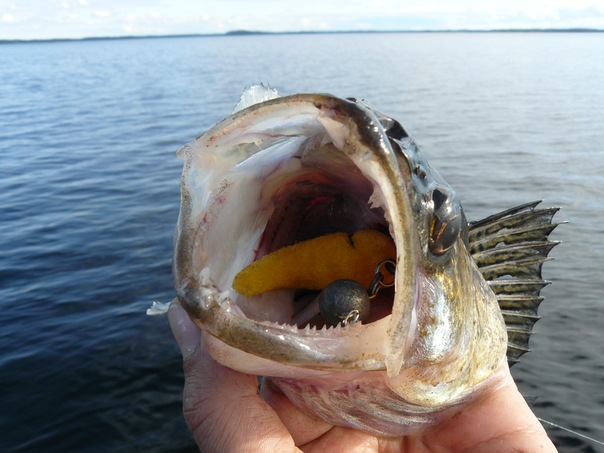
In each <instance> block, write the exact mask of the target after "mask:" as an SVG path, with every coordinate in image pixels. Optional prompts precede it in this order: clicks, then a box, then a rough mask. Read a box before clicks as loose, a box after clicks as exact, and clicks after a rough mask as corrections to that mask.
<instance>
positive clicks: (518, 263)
mask: <svg viewBox="0 0 604 453" xmlns="http://www.w3.org/2000/svg"><path fill="white" fill-rule="evenodd" d="M539 203H541V201H533V202H531V203H526V204H523V205H520V206H516V207H515V208H512V209H508V210H507V211H503V212H500V213H498V214H495V215H492V216H489V217H486V218H485V219H482V220H479V221H478V222H471V223H470V224H469V230H468V242H469V246H470V253H471V254H472V257H473V258H474V260H475V261H476V265H477V266H478V269H479V270H480V272H481V273H482V276H483V277H484V279H485V280H486V281H487V282H488V284H489V285H490V287H491V289H492V290H493V292H494V293H495V295H496V296H497V301H498V302H499V307H500V308H501V312H502V313H503V319H504V320H505V324H506V326H507V330H508V351H507V356H508V363H509V364H510V366H511V365H513V364H514V363H516V362H518V359H519V358H520V356H521V355H522V354H524V353H525V352H528V351H530V349H529V346H528V343H529V338H530V335H531V333H532V332H533V325H534V324H535V323H536V322H537V321H538V320H539V316H538V315H537V311H538V308H539V304H540V303H541V301H542V300H543V297H541V296H540V295H539V294H540V292H541V289H542V288H543V287H545V286H546V285H548V284H549V282H547V281H545V280H543V279H542V278H541V268H542V266H543V263H544V262H545V261H547V260H548V258H547V255H548V254H549V252H550V251H551V250H552V249H553V248H554V247H555V246H556V245H558V242H554V241H549V240H548V239H547V238H548V236H549V234H550V233H551V232H552V231H553V230H554V229H555V228H556V227H557V226H558V225H560V223H552V219H553V217H554V215H555V214H556V212H558V210H559V208H545V209H536V207H537V205H538V204H539Z"/></svg>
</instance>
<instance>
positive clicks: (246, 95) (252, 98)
mask: <svg viewBox="0 0 604 453" xmlns="http://www.w3.org/2000/svg"><path fill="white" fill-rule="evenodd" d="M278 97H279V93H278V92H277V90H275V89H274V88H271V86H270V85H264V84H263V83H261V84H260V85H252V86H251V87H249V88H248V89H246V90H245V91H244V92H243V93H242V94H241V98H239V102H238V103H237V105H236V106H235V109H234V110H233V113H236V112H238V111H240V110H243V109H245V108H247V107H249V106H251V105H254V104H258V103H260V102H264V101H270V100H271V99H275V98H278Z"/></svg>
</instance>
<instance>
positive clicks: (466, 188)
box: [0, 34, 604, 452]
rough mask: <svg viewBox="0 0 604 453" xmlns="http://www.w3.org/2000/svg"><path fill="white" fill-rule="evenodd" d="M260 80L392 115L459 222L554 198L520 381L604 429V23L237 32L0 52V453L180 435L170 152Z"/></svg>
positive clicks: (553, 414)
mask: <svg viewBox="0 0 604 453" xmlns="http://www.w3.org/2000/svg"><path fill="white" fill-rule="evenodd" d="M262 81H264V82H270V83H271V84H272V85H273V86H275V87H277V88H278V89H279V90H280V91H281V92H282V93H293V92H304V91H306V92H308V91H313V92H317V91H318V92H331V93H333V94H336V95H340V96H356V97H363V98H365V99H367V100H370V101H371V102H372V103H373V104H374V105H376V106H377V107H379V108H380V110H382V111H384V112H385V113H388V114H390V115H392V116H394V117H395V118H398V119H399V120H400V121H401V122H402V123H403V124H404V126H405V127H406V129H407V130H408V131H409V132H410V133H411V135H412V136H414V137H415V138H416V140H417V141H418V142H419V144H420V145H421V146H422V147H423V149H424V150H425V152H426V153H427V155H428V157H429V159H430V160H431V163H432V164H433V165H434V166H435V167H436V168H438V169H439V170H440V171H441V173H442V174H443V176H444V177H445V178H446V179H447V180H448V182H449V183H450V184H451V185H452V186H453V187H455V188H456V189H457V191H458V193H459V195H460V197H461V199H462V200H463V202H464V205H465V208H466V212H467V213H468V217H469V218H470V219H478V218H480V217H481V216H485V215H488V214H491V213H494V212H496V211H499V210H502V209H505V208H508V207H511V206H514V205H517V204H521V203H524V202H526V201H531V200H534V199H541V198H543V199H545V204H546V205H550V206H551V205H557V206H561V207H562V211H561V213H560V215H559V218H560V220H568V221H569V222H570V223H569V224H568V225H565V226H563V227H560V228H559V229H558V230H556V232H555V233H554V234H553V238H554V239H556V240H562V241H564V242H563V244H562V245H560V246H559V247H557V248H556V249H554V252H553V253H552V255H553V256H554V257H555V261H553V262H551V263H547V264H546V266H545V269H544V274H545V276H546V278H548V279H549V280H552V281H554V284H553V285H551V286H549V287H547V288H546V289H545V290H544V293H545V296H546V301H545V302H544V303H543V304H542V308H541V314H542V316H543V319H542V320H541V321H540V322H539V323H538V324H537V326H536V331H537V334H536V335H535V336H534V338H533V340H532V342H531V346H532V348H533V350H534V352H532V353H531V354H529V355H527V356H525V357H524V359H523V361H522V362H521V363H520V364H519V365H517V366H515V367H514V369H513V374H514V376H515V377H516V379H517V380H518V382H519V385H520V387H521V388H522V390H523V393H525V394H527V395H533V396H537V397H538V401H537V404H536V406H535V412H536V413H537V414H538V415H539V416H541V417H543V418H545V419H547V420H551V421H553V422H556V423H559V424H562V425H565V426H568V427H570V428H572V429H575V430H577V431H579V432H582V433H585V434H587V435H590V436H593V437H597V438H599V439H604V427H603V423H602V420H604V380H603V377H602V376H604V346H603V344H604V341H603V340H604V338H603V334H602V330H601V325H602V324H603V323H604V305H603V304H602V299H601V294H602V292H601V283H602V281H604V265H602V261H601V256H602V252H604V247H603V246H602V237H603V236H602V233H604V227H603V226H602V225H604V201H603V198H602V194H603V193H604V152H603V151H604V129H603V128H602V125H603V124H604V109H603V108H602V106H603V105H604V35H602V34H402V35H392V34H376V35H333V36H332V35H311V36H250V37H215V38H186V39H184V38H183V39H157V40H128V41H96V42H65V43H38V44H22V45H2V46H0V250H1V252H2V253H1V254H0V308H1V310H0V388H1V389H2V392H1V393H0V408H1V409H0V450H2V451H11V450H27V451H35V450H44V451H66V450H68V451H81V450H86V451H90V450H103V451H106V450H127V451H132V450H134V451H136V450H146V451H170V450H193V449H194V445H193V444H192V441H191V439H190V436H189V434H188V432H187V430H186V427H185V425H184V422H183V420H182V416H181V412H180V393H181V386H182V372H181V364H180V356H179V353H178V350H177V348H176V345H175V344H174V340H173V338H172V336H171V333H170V331H169V328H168V325H167V320H166V319H157V318H149V317H146V316H145V315H144V312H145V310H146V308H147V307H148V306H149V304H150V302H151V301H152V300H154V299H158V300H163V301H169V300H170V299H171V297H172V295H173V290H172V280H171V269H170V262H171V253H172V234H173V227H174V224H175V222H176V217H177V214H178V204H179V178H180V172H181V166H180V161H178V160H177V159H176V158H175V156H174V152H175V151H176V150H177V149H178V148H179V147H180V145H182V144H184V143H185V142H188V141H190V140H192V139H193V138H194V137H196V136H197V135H199V134H200V133H202V132H203V131H204V130H205V129H207V128H208V127H209V126H211V125H212V124H213V123H215V122H216V121H217V120H219V119H220V118H221V117H223V116H224V115H226V114H228V113H229V112H230V111H231V109H232V108H233V106H234V105H235V103H236V102H237V99H238V96H239V94H240V92H241V91H242V90H243V88H244V87H246V86H248V85H249V84H251V83H256V82H262ZM547 429H548V432H549V434H550V436H551V437H552V438H553V440H554V442H555V443H556V445H557V446H558V448H559V449H560V451H573V452H575V451H584V452H589V451H597V448H598V447H597V446H596V445H594V444H590V443H589V442H588V441H584V440H581V439H578V438H576V437H574V436H572V435H570V434H567V433H565V432H563V431H560V430H558V429H555V428H549V427H548V428H547Z"/></svg>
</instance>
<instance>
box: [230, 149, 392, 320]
mask: <svg viewBox="0 0 604 453" xmlns="http://www.w3.org/2000/svg"><path fill="white" fill-rule="evenodd" d="M311 153H313V154H314V156H313V157H312V159H311V163H310V164H308V165H305V164H304V160H305V157H306V158H308V157H309V151H308V150H306V156H298V155H296V156H295V157H294V159H299V160H300V161H301V162H300V163H301V166H300V170H299V172H295V173H294V174H292V175H291V177H290V179H288V180H285V181H283V182H282V183H281V185H280V186H279V187H278V188H277V189H276V190H275V191H274V194H273V195H272V196H267V197H266V198H267V199H266V200H262V201H260V202H261V203H262V204H264V206H262V207H260V208H259V209H262V210H268V211H272V215H271V216H270V218H269V219H268V222H267V224H266V227H265V229H264V231H263V232H262V234H261V235H260V239H259V243H258V247H257V248H256V252H255V256H254V257H253V261H252V263H248V264H252V266H251V267H250V266H248V267H247V268H244V270H240V271H243V272H239V273H238V274H237V275H236V276H235V278H234V283H238V282H241V281H243V280H244V278H243V277H245V281H244V282H243V283H239V284H238V285H236V284H235V285H233V286H234V288H235V291H238V290H239V291H240V292H243V293H244V294H243V296H240V297H237V299H236V300H237V303H238V306H239V308H240V309H241V310H242V312H243V313H244V314H245V315H246V316H247V317H248V318H250V319H254V320H257V321H271V322H276V323H279V324H289V325H293V326H297V327H298V328H306V327H307V326H309V327H310V328H311V329H319V330H320V329H323V328H329V327H335V326H337V325H338V324H340V322H339V320H338V319H337V318H338V317H339V318H341V324H342V327H345V326H347V325H350V324H352V322H358V321H361V322H363V323H364V324H368V323H371V322H375V321H378V320H380V319H382V318H384V317H385V316H387V315H389V314H391V313H392V303H393V297H394V288H393V287H392V283H393V277H394V275H393V274H394V266H393V265H394V262H395V260H396V249H395V247H394V242H393V240H392V239H390V236H389V228H388V223H387V221H386V218H385V216H384V210H383V208H382V207H372V203H371V202H370V199H371V197H372V195H373V193H374V188H373V185H372V184H371V182H370V181H369V180H368V179H366V178H365V177H364V176H363V174H362V173H361V172H360V170H359V169H358V168H357V167H356V166H355V165H354V163H353V161H352V160H350V159H349V158H348V157H346V156H345V155H344V154H342V153H341V152H340V151H338V150H337V149H336V148H335V147H334V146H333V145H332V144H327V145H324V146H323V147H322V148H321V149H316V150H313V151H311ZM269 178H270V177H269ZM266 184H267V185H270V181H269V180H267V181H266ZM358 232H364V233H365V236H362V235H359V234H357V233H358ZM365 237H366V238H365ZM377 238H379V240H381V241H382V242H384V241H391V247H389V250H388V251H383V250H382V249H383V247H380V245H381V244H374V242H373V241H375V240H376V239H377ZM385 238H388V239H385ZM317 239H319V240H317ZM361 241H362V242H363V243H362V244H361V243H360V242H361ZM380 252H381V253H380ZM387 263H392V265H391V266H386V264H387ZM386 268H388V269H389V270H387V269H386ZM245 271H248V272H246V273H245V274H244V272H245ZM319 272H320V275H317V274H318V273H319ZM359 274H363V275H362V278H358V277H357V279H355V276H358V275H359ZM330 280H331V281H330ZM345 280H349V281H353V282H356V283H358V284H359V286H360V287H361V288H363V290H364V292H365V295H364V296H365V297H363V294H359V291H355V290H356V289H357V288H356V287H355V286H354V284H352V283H349V284H346V282H345ZM357 280H361V281H357ZM385 280H386V281H385ZM343 281H344V282H343ZM368 282H369V284H368ZM371 283H373V288H372V285H371ZM326 284H327V285H330V286H329V287H330V288H334V291H335V292H337V293H340V294H339V295H338V297H337V299H338V300H336V301H334V304H335V305H338V304H339V305H342V307H341V310H340V311H342V313H334V315H335V318H336V319H335V320H333V319H332V318H334V317H333V316H330V313H325V310H329V308H324V309H323V305H326V304H325V303H324V304H322V305H320V304H319V301H324V300H325V297H327V296H326V294H329V293H328V292H325V291H324V289H325V285H326ZM250 286H251V287H252V289H253V290H254V291H250V288H249V287H250ZM240 288H241V289H240ZM250 292H253V293H254V294H253V295H247V294H249V293H250ZM347 293H351V294H347ZM355 296H356V299H355V300H359V301H360V302H358V303H357V305H351V307H349V308H350V309H348V308H346V302H347V301H346V299H350V298H354V297H355ZM356 306H359V308H363V309H364V311H365V313H363V316H362V319H354V318H358V314H357V312H358V311H359V310H358V308H355V307H356ZM360 306H362V307H360ZM332 308H333V309H335V310H336V311H337V310H338V308H339V307H337V306H336V307H332ZM355 314H356V316H355ZM326 316H327V317H326ZM330 319H332V320H331V321H330Z"/></svg>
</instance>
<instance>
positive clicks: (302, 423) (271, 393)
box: [260, 378, 333, 445]
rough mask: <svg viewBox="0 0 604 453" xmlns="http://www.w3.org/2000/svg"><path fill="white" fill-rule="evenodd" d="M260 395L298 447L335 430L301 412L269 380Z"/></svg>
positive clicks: (266, 379)
mask: <svg viewBox="0 0 604 453" xmlns="http://www.w3.org/2000/svg"><path fill="white" fill-rule="evenodd" d="M260 393H261V395H262V397H263V398H264V400H265V401H266V402H267V403H268V404H269V405H270V406H271V407H272V408H273V410H274V411H275V412H276V413H277V415H278V416H279V418H280V419H281V421H282V422H283V424H284V425H285V427H286V428H287V430H288V431H289V432H290V434H291V436H292V437H293V439H294V442H295V443H296V445H305V444H307V443H308V442H310V441H312V440H315V439H317V438H318V437H320V436H322V435H323V434H325V433H326V432H327V431H329V430H330V429H332V428H333V425H331V424H329V423H327V422H325V421H323V420H319V419H318V418H315V417H311V416H309V415H306V414H305V413H303V412H301V411H300V410H299V409H298V408H297V407H296V406H294V405H293V403H292V402H291V401H290V400H289V399H288V398H287V397H286V396H285V395H284V394H283V392H281V390H279V388H278V387H277V386H276V385H275V384H274V383H273V382H272V381H271V380H270V379H269V378H265V379H263V381H262V388H261V390H260Z"/></svg>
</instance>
